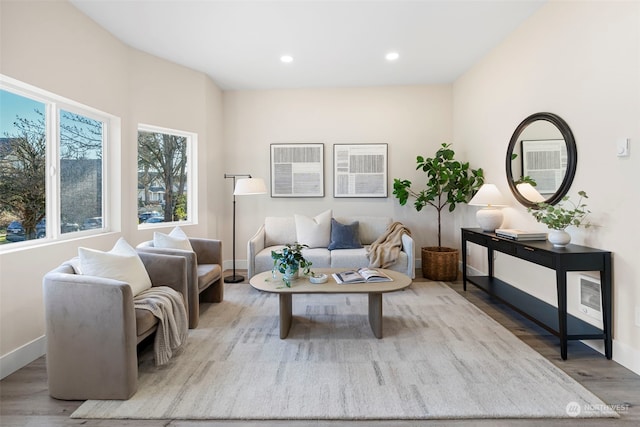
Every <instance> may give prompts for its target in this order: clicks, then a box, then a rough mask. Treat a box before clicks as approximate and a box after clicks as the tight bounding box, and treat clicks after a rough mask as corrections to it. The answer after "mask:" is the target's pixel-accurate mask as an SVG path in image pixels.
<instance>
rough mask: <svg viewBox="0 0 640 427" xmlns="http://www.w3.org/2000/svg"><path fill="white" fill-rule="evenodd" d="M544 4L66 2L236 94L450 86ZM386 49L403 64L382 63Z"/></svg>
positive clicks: (499, 0) (480, 0)
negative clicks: (286, 59)
mask: <svg viewBox="0 0 640 427" xmlns="http://www.w3.org/2000/svg"><path fill="white" fill-rule="evenodd" d="M545 1H546V0H532V1H528V0H471V1H462V0H449V1H436V0H422V1H419V0H414V1H402V0H378V1H362V0H343V1H339V0H315V1H313V0H298V1H293V0H289V1H270V0H261V1H244V0H236V1H218V0H199V1H196V0H173V1H172V0H117V1H116V0H110V1H109V0H71V3H72V4H74V5H75V6H76V7H77V8H78V9H79V10H80V11H82V12H83V13H84V14H86V15H88V16H89V17H90V18H92V19H93V20H94V21H96V22H97V23H98V24H99V25H101V26H102V27H104V28H105V29H107V30H108V31H109V32H111V33H112V34H114V35H115V36H116V37H117V38H118V39H120V40H122V41H123V42H124V43H126V44H128V45H130V46H133V47H135V48H137V49H140V50H142V51H144V52H148V53H150V54H153V55H156V56H159V57H161V58H165V59H167V60H169V61H172V62H175V63H178V64H182V65H185V66H187V67H190V68H193V69H195V70H199V71H202V72H204V73H206V74H208V75H209V76H210V77H211V78H212V79H213V80H214V81H215V82H216V83H217V84H218V86H219V87H220V88H221V89H224V90H233V89H282V88H311V87H355V86H382V85H411V84H433V83H450V82H453V81H454V80H455V79H456V78H457V77H459V76H460V75H462V74H463V73H464V72H465V71H466V70H467V69H469V67H471V66H472V65H473V64H474V63H475V62H476V61H478V60H479V59H480V58H482V57H483V56H484V55H486V54H487V53H488V52H489V51H490V50H491V49H492V48H493V47H495V46H496V45H497V44H499V43H500V42H501V41H502V40H504V39H505V38H506V37H507V36H508V35H509V34H510V33H511V32H512V31H513V30H514V29H516V28H517V27H518V26H519V25H520V24H521V23H522V22H523V21H524V20H526V19H527V18H528V17H529V16H530V15H531V14H532V13H533V12H535V11H536V10H537V9H538V8H539V7H540V6H541V5H542V4H544V3H545ZM390 51H397V52H398V53H399V54H400V58H399V59H398V60H397V61H395V62H388V61H386V60H385V59H384V56H385V54H386V53H388V52H390ZM284 54H288V55H291V56H293V58H294V60H293V62H291V63H289V64H284V63H282V62H280V57H281V56H282V55H284Z"/></svg>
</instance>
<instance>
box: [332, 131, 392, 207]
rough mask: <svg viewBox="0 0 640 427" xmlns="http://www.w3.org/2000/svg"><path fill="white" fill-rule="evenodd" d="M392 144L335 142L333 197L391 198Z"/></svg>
mask: <svg viewBox="0 0 640 427" xmlns="http://www.w3.org/2000/svg"><path fill="white" fill-rule="evenodd" d="M387 175H388V144H334V145H333V197H336V198H342V197H388V189H387V187H388V184H387V179H388V178H387Z"/></svg>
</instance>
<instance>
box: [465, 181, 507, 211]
mask: <svg viewBox="0 0 640 427" xmlns="http://www.w3.org/2000/svg"><path fill="white" fill-rule="evenodd" d="M469 205H471V206H507V202H506V200H505V198H504V196H502V193H501V192H500V190H498V187H496V186H495V184H484V185H483V186H482V187H480V190H478V192H477V193H476V195H475V196H473V197H472V198H471V200H470V201H469Z"/></svg>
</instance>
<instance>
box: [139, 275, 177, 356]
mask: <svg viewBox="0 0 640 427" xmlns="http://www.w3.org/2000/svg"><path fill="white" fill-rule="evenodd" d="M133 306H134V307H135V308H140V309H142V310H149V311H150V312H151V314H153V315H154V316H155V317H157V318H158V330H157V331H156V336H155V340H154V343H153V349H154V352H155V359H156V365H157V366H160V365H164V364H166V363H167V362H168V361H169V359H171V356H173V353H174V352H175V351H176V350H178V349H179V348H180V347H181V346H182V345H183V344H184V343H185V342H186V341H187V336H188V323H187V310H186V309H185V307H184V299H183V297H182V294H181V293H179V292H177V291H175V290H173V289H171V288H170V287H168V286H156V287H152V288H150V289H147V290H144V291H142V292H140V293H139V294H138V295H136V296H135V297H134V299H133Z"/></svg>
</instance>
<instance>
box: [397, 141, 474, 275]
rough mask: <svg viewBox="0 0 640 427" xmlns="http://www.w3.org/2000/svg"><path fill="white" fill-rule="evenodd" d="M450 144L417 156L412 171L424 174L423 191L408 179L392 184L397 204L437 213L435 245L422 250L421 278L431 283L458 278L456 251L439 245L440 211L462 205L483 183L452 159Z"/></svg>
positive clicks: (470, 171) (462, 163) (440, 232)
mask: <svg viewBox="0 0 640 427" xmlns="http://www.w3.org/2000/svg"><path fill="white" fill-rule="evenodd" d="M450 147H451V144H442V146H441V147H440V149H439V150H438V151H437V152H436V154H435V156H434V157H430V158H426V159H425V158H424V157H422V156H418V157H417V159H416V161H417V164H418V165H417V167H416V170H418V169H422V171H423V172H425V173H426V182H425V183H424V186H425V188H424V189H422V190H415V189H413V188H412V185H413V184H412V182H411V181H409V180H406V179H405V180H400V179H398V178H396V179H394V181H393V194H394V195H395V196H396V197H397V198H398V201H399V202H400V204H401V205H405V204H406V203H407V201H408V199H409V198H410V197H411V198H413V199H415V201H414V203H413V206H414V207H415V208H416V210H417V211H418V212H420V211H421V210H422V209H423V208H425V207H426V206H432V207H434V208H435V209H436V211H437V212H438V246H430V247H423V248H422V275H423V276H424V277H426V278H428V279H431V280H445V281H452V280H456V277H457V276H458V258H459V251H458V249H454V248H447V247H443V246H442V222H441V215H442V210H443V209H444V208H448V211H449V212H453V211H454V210H455V208H456V206H457V205H458V204H459V203H466V202H468V201H469V199H470V198H471V196H473V194H474V193H475V191H476V190H478V189H479V188H480V187H481V186H482V184H483V183H484V172H483V170H482V169H481V168H479V169H471V168H469V162H460V161H458V160H456V159H455V152H454V151H453V150H452V149H451V148H450Z"/></svg>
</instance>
